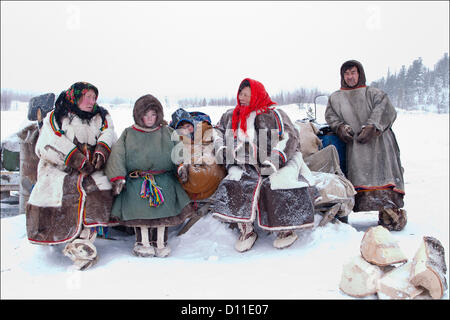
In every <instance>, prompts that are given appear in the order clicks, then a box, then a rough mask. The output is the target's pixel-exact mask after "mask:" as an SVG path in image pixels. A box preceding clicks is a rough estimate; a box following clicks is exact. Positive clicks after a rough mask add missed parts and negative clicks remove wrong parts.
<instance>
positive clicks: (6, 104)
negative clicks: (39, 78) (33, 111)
mask: <svg viewBox="0 0 450 320" xmlns="http://www.w3.org/2000/svg"><path fill="white" fill-rule="evenodd" d="M34 96H35V94H32V93H23V92H16V91H13V90H9V89H2V91H1V110H2V111H6V110H11V107H12V105H11V104H12V102H13V101H21V102H28V101H30V99H31V98H32V97H34Z"/></svg>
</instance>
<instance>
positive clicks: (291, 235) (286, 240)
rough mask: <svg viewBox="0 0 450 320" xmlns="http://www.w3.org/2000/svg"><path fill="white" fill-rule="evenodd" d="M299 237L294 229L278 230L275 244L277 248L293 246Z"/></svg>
mask: <svg viewBox="0 0 450 320" xmlns="http://www.w3.org/2000/svg"><path fill="white" fill-rule="evenodd" d="M297 239H298V235H297V234H296V233H295V232H294V231H281V232H278V234H277V238H276V239H275V240H274V242H273V246H274V247H275V248H277V249H284V248H287V247H289V246H291V245H292V244H293V243H294V242H295V241H296V240H297Z"/></svg>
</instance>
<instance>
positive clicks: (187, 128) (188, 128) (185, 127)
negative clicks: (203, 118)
mask: <svg viewBox="0 0 450 320" xmlns="http://www.w3.org/2000/svg"><path fill="white" fill-rule="evenodd" d="M178 129H179V130H180V131H181V133H182V134H185V135H189V134H190V133H193V132H194V126H193V125H192V124H190V123H189V122H183V123H182V124H181V125H179V126H178Z"/></svg>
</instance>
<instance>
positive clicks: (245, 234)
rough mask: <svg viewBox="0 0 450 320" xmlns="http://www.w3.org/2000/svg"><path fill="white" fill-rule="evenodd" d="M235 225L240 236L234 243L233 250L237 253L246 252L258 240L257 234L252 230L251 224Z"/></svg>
mask: <svg viewBox="0 0 450 320" xmlns="http://www.w3.org/2000/svg"><path fill="white" fill-rule="evenodd" d="M237 225H238V227H239V231H240V232H241V234H240V235H239V238H238V240H237V241H236V243H235V245H234V248H235V249H236V250H237V251H239V252H245V251H248V250H250V249H251V248H252V247H253V245H254V244H255V241H256V239H257V238H258V234H257V233H256V232H255V230H254V229H253V224H252V223H239V222H238V224H237Z"/></svg>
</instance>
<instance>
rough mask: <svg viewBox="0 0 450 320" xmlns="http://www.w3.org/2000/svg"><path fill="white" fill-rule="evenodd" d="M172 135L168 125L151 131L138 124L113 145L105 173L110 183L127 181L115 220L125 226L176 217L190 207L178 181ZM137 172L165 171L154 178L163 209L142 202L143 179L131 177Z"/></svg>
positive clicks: (117, 199) (117, 205)
mask: <svg viewBox="0 0 450 320" xmlns="http://www.w3.org/2000/svg"><path fill="white" fill-rule="evenodd" d="M172 131H173V129H171V128H169V127H167V126H165V125H162V126H159V127H158V128H157V129H156V130H153V131H151V130H148V129H147V130H146V129H144V128H142V127H140V126H138V125H136V124H135V125H133V126H131V127H128V128H126V129H125V130H124V131H123V133H122V135H121V136H120V138H119V140H117V142H116V143H115V144H114V145H113V147H112V149H111V156H110V158H109V159H108V163H107V165H106V169H105V173H106V175H107V176H108V178H109V179H110V180H111V181H114V180H115V179H121V178H122V179H125V180H126V185H125V188H124V189H123V190H122V192H121V193H120V194H119V195H118V196H117V197H116V198H115V201H114V205H113V208H112V215H113V216H115V217H118V218H119V219H120V220H121V221H125V222H126V221H129V220H137V219H144V220H147V219H160V218H167V217H174V216H177V215H178V214H180V212H181V210H182V209H183V208H184V207H185V206H186V205H187V204H188V203H189V197H188V195H187V194H186V192H185V191H184V190H183V188H182V187H181V185H180V183H179V182H178V180H177V179H176V176H175V174H176V166H175V164H174V163H173V162H172V160H171V152H172V149H173V147H174V145H175V142H173V141H171V134H172ZM135 170H158V171H159V170H165V173H162V174H157V175H154V177H155V182H156V185H157V186H159V187H160V188H161V190H162V193H163V196H164V203H163V204H162V205H161V206H159V207H151V206H150V205H149V199H148V198H146V199H144V198H141V196H140V191H141V186H142V182H143V181H144V179H143V178H130V177H129V173H130V172H132V171H135Z"/></svg>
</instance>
